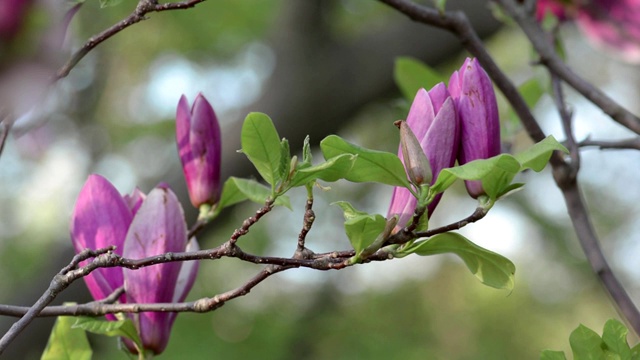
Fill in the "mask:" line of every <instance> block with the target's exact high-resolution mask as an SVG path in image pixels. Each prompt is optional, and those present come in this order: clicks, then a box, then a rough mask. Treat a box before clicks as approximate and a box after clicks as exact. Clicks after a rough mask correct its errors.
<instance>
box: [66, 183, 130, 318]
mask: <svg viewBox="0 0 640 360" xmlns="http://www.w3.org/2000/svg"><path fill="white" fill-rule="evenodd" d="M132 219H133V215H132V213H131V210H129V207H128V206H127V203H126V202H125V200H124V199H123V198H122V196H120V193H119V192H118V190H116V188H114V187H113V185H111V183H110V182H109V181H107V180H106V179H105V178H103V177H102V176H100V175H95V174H93V175H90V176H89V178H88V179H87V182H86V183H85V184H84V186H83V187H82V190H80V195H79V196H78V200H77V201H76V205H75V207H74V209H73V214H72V216H71V241H72V242H73V246H74V248H75V250H76V252H80V251H82V250H84V249H87V248H89V249H94V250H95V249H100V248H105V247H107V246H112V245H115V246H116V249H115V250H114V252H115V253H116V254H118V255H122V249H123V245H124V241H125V237H126V235H127V230H128V229H129V225H130V224H131V221H132ZM86 263H87V261H85V262H82V263H80V265H81V266H83V265H85V264H86ZM84 281H85V283H86V284H87V287H88V288H89V292H90V293H91V295H92V296H93V298H94V299H96V300H101V299H104V298H105V297H107V296H108V295H109V294H111V293H112V292H113V291H114V290H115V289H117V288H119V287H120V286H122V284H123V277H122V269H120V268H115V267H113V268H99V269H97V270H95V271H93V272H92V273H90V274H89V275H87V276H85V277H84ZM122 300H124V297H122ZM107 318H108V319H110V320H115V317H114V316H113V315H107Z"/></svg>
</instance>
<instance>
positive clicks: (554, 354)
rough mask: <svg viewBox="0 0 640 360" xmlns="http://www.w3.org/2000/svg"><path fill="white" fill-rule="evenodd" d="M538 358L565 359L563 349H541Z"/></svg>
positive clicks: (547, 359)
mask: <svg viewBox="0 0 640 360" xmlns="http://www.w3.org/2000/svg"><path fill="white" fill-rule="evenodd" d="M540 360H567V357H566V356H565V355H564V351H553V350H542V353H541V354H540Z"/></svg>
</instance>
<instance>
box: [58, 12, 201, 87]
mask: <svg viewBox="0 0 640 360" xmlns="http://www.w3.org/2000/svg"><path fill="white" fill-rule="evenodd" d="M203 1H205V0H187V1H183V2H175V3H167V4H158V2H157V1H156V0H140V1H139V2H138V5H137V6H136V9H135V10H134V11H133V12H132V13H131V14H130V15H129V16H127V17H126V18H125V19H123V20H121V21H120V22H118V23H117V24H114V25H113V26H111V27H109V28H108V29H105V30H104V31H102V32H101V33H99V34H97V35H94V36H92V37H91V38H89V40H87V42H85V43H84V45H82V47H81V48H80V49H78V50H77V51H76V52H75V53H74V54H73V55H72V56H71V58H69V60H68V61H67V62H66V63H65V64H64V65H63V66H62V67H61V68H60V69H58V71H57V72H56V74H55V76H54V78H53V80H54V81H57V80H60V79H61V78H63V77H66V76H67V75H69V72H71V70H72V69H73V68H74V67H75V66H76V65H77V64H78V63H79V62H80V60H82V58H84V57H85V56H86V55H87V54H88V53H89V52H90V51H91V50H93V48H95V47H96V46H98V45H99V44H100V43H102V42H104V41H105V40H107V39H109V38H110V37H112V36H113V35H115V34H117V33H119V32H120V31H122V30H124V29H126V28H128V27H129V26H131V25H133V24H136V23H139V22H140V21H142V20H146V19H147V17H146V16H145V15H146V14H148V13H150V12H161V11H167V10H181V9H188V8H192V7H195V6H196V5H197V4H199V3H201V2H203Z"/></svg>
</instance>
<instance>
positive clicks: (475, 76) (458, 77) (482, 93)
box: [449, 58, 500, 198]
mask: <svg viewBox="0 0 640 360" xmlns="http://www.w3.org/2000/svg"><path fill="white" fill-rule="evenodd" d="M449 91H450V92H451V96H452V97H453V98H454V99H455V101H456V103H457V108H458V116H459V117H460V127H461V129H460V136H461V138H460V152H459V154H458V163H459V164H460V165H463V164H466V163H468V162H470V161H473V160H477V159H487V158H490V157H493V156H496V155H498V154H500V119H499V118H498V104H497V102H496V95H495V93H494V92H493V85H492V84H491V79H489V76H488V75H487V73H486V72H485V71H484V70H483V69H482V67H481V66H480V64H479V63H478V61H477V60H476V59H469V58H467V60H466V61H465V62H464V64H462V67H461V68H460V71H456V72H454V73H453V74H452V75H451V79H450V80H449ZM465 184H466V186H467V191H468V192H469V195H471V196H472V197H473V198H477V197H478V196H480V195H482V194H484V190H483V189H482V184H481V183H480V181H465Z"/></svg>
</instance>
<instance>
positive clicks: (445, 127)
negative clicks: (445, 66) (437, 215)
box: [387, 83, 459, 231]
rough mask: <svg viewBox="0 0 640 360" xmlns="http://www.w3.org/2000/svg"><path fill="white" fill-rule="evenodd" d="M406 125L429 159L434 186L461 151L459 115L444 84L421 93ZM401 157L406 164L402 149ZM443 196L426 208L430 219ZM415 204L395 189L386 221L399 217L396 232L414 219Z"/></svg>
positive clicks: (401, 191) (407, 194)
mask: <svg viewBox="0 0 640 360" xmlns="http://www.w3.org/2000/svg"><path fill="white" fill-rule="evenodd" d="M406 125H408V126H409V127H410V128H411V130H412V131H413V133H414V135H415V136H416V138H417V139H418V141H419V142H420V145H421V147H422V150H423V151H424V153H425V154H426V156H427V159H429V165H430V166H431V172H432V174H433V178H432V180H431V183H433V181H435V179H437V177H438V174H439V173H440V171H441V170H442V169H444V168H448V167H451V166H453V165H454V164H455V161H456V155H457V153H458V148H459V124H458V116H457V114H456V111H455V105H454V102H453V99H452V98H451V96H450V95H449V92H448V91H447V88H446V87H445V85H444V84H443V83H440V84H437V85H436V86H434V87H433V88H432V89H431V90H429V92H427V91H426V90H425V89H420V90H418V93H417V94H416V97H415V98H414V100H413V104H412V105H411V109H410V110H409V115H408V116H407V122H406ZM398 156H399V157H400V159H401V160H402V161H403V163H404V157H403V155H402V148H400V149H399V150H398ZM440 197H441V195H440V194H439V195H438V196H436V198H435V199H434V200H433V202H431V203H430V204H429V206H428V208H427V212H428V215H429V216H431V214H433V211H434V210H435V208H436V206H437V205H438V202H439V201H440ZM416 204H417V200H416V199H415V198H414V197H413V195H411V193H410V192H409V190H407V189H405V188H402V187H396V188H394V190H393V196H392V198H391V204H390V206H389V212H388V216H387V218H390V217H391V216H393V215H399V217H400V218H399V220H398V226H397V227H396V230H395V231H398V229H399V228H402V227H404V226H405V225H406V224H407V222H408V221H409V220H410V219H411V217H412V216H413V210H414V209H415V207H416Z"/></svg>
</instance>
